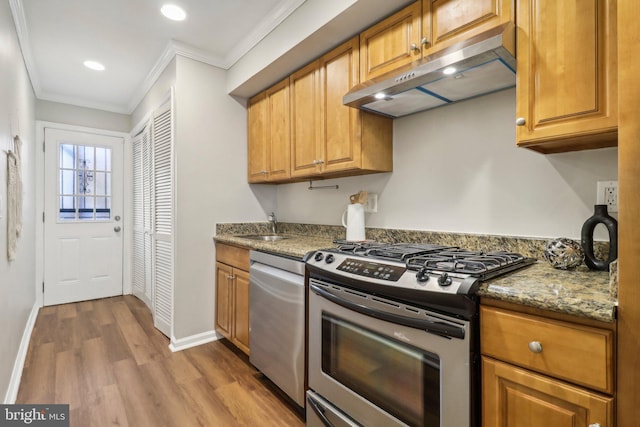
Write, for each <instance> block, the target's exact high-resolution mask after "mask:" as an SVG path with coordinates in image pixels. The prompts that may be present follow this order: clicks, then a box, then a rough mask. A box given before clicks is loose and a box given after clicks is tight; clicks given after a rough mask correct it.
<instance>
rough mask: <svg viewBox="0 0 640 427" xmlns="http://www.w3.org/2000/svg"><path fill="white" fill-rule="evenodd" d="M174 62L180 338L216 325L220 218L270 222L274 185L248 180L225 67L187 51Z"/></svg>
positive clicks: (242, 127)
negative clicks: (197, 58)
mask: <svg viewBox="0 0 640 427" xmlns="http://www.w3.org/2000/svg"><path fill="white" fill-rule="evenodd" d="M176 62H177V63H176V65H177V66H176V89H175V101H176V160H177V166H176V174H177V192H176V195H177V202H176V206H177V212H176V223H177V225H176V240H175V242H176V243H175V253H176V267H175V286H176V291H175V299H174V301H175V302H174V313H175V328H174V334H175V337H176V338H177V339H180V338H184V337H188V336H191V335H194V334H198V333H202V332H205V331H211V330H212V329H213V319H214V300H215V296H214V289H215V288H214V283H215V277H214V273H215V271H214V269H215V262H214V259H215V258H214V257H215V253H214V244H213V239H212V237H213V236H214V234H215V225H216V223H218V222H245V221H266V217H267V212H270V211H271V210H275V198H276V197H275V191H276V189H275V188H274V187H272V186H254V187H252V186H250V185H249V184H247V130H246V128H247V125H246V110H245V108H244V106H243V105H241V104H239V103H238V102H236V101H235V100H234V99H233V98H231V97H230V96H228V95H227V93H226V86H225V81H226V80H225V72H224V70H221V69H219V68H215V67H212V66H209V65H206V64H203V63H200V62H197V61H193V60H191V59H188V58H184V57H181V56H178V57H177V58H176Z"/></svg>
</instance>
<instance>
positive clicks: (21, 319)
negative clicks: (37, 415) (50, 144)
mask: <svg viewBox="0 0 640 427" xmlns="http://www.w3.org/2000/svg"><path fill="white" fill-rule="evenodd" d="M0 40H2V42H0V76H2V78H0V200H1V201H2V202H1V203H0V217H1V218H0V325H2V333H1V334H0V397H2V398H3V400H5V401H7V399H9V400H10V398H11V396H9V395H8V394H7V391H8V386H9V381H10V378H11V371H12V369H13V367H14V362H15V361H16V355H17V353H18V349H19V346H20V341H21V339H22V334H23V332H24V330H25V326H26V325H27V320H28V318H29V314H30V312H31V311H32V309H33V307H34V304H35V272H34V269H35V208H34V206H35V180H34V177H35V150H36V147H40V146H41V145H40V144H39V143H37V142H36V141H35V138H34V134H35V119H34V102H35V101H34V99H35V97H34V94H33V89H32V87H31V82H30V81H29V76H28V74H27V71H26V68H25V66H24V63H23V60H22V54H21V52H20V46H19V45H18V40H17V36H16V33H15V27H14V25H13V20H12V18H11V11H10V9H9V3H8V2H0ZM15 134H19V135H20V138H21V140H22V143H23V145H22V146H23V150H22V170H23V186H24V192H23V218H22V219H23V222H24V228H23V234H22V236H21V237H20V238H19V240H18V252H17V255H16V259H15V260H14V261H12V262H8V261H7V209H6V201H7V161H6V155H5V150H8V149H9V148H10V146H11V145H10V143H11V141H12V136H13V135H15ZM5 395H6V397H5Z"/></svg>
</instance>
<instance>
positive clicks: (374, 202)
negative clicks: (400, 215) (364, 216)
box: [364, 193, 378, 213]
mask: <svg viewBox="0 0 640 427" xmlns="http://www.w3.org/2000/svg"><path fill="white" fill-rule="evenodd" d="M367 196H368V197H367V201H366V202H364V211H365V212H371V213H375V212H378V194H377V193H369V194H368V195H367Z"/></svg>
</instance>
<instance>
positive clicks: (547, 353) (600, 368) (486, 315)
mask: <svg viewBox="0 0 640 427" xmlns="http://www.w3.org/2000/svg"><path fill="white" fill-rule="evenodd" d="M480 324H481V326H480V328H481V332H480V342H481V352H482V425H483V427H498V426H500V427H503V426H518V427H534V426H540V425H548V426H554V427H575V426H585V427H587V426H589V427H596V426H598V427H614V426H615V424H614V398H613V393H614V378H615V377H614V360H615V359H614V357H613V351H614V345H613V344H614V343H613V339H614V336H615V334H614V331H613V330H611V329H606V328H605V329H601V328H597V327H593V326H590V325H589V326H587V325H582V324H573V323H570V322H565V321H559V320H556V319H548V318H545V317H542V316H537V315H532V314H524V313H519V312H515V311H511V310H505V309H502V308H495V307H486V306H481V309H480Z"/></svg>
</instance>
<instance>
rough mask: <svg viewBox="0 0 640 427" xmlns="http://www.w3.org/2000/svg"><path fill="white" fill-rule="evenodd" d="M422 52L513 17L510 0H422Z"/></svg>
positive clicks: (471, 34)
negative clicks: (423, 39)
mask: <svg viewBox="0 0 640 427" xmlns="http://www.w3.org/2000/svg"><path fill="white" fill-rule="evenodd" d="M422 13H423V21H422V33H423V35H424V37H425V38H426V39H427V40H426V41H427V43H426V46H427V48H426V49H425V51H424V52H423V55H429V54H431V53H433V52H435V51H437V50H440V49H443V48H446V47H448V46H451V45H452V44H455V43H457V42H460V41H463V40H467V39H469V38H471V37H474V36H476V35H478V34H480V33H482V32H484V31H487V30H489V29H491V28H493V27H496V26H498V25H500V24H504V23H507V22H510V21H513V20H514V16H513V7H512V0H474V1H469V0H423V1H422Z"/></svg>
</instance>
